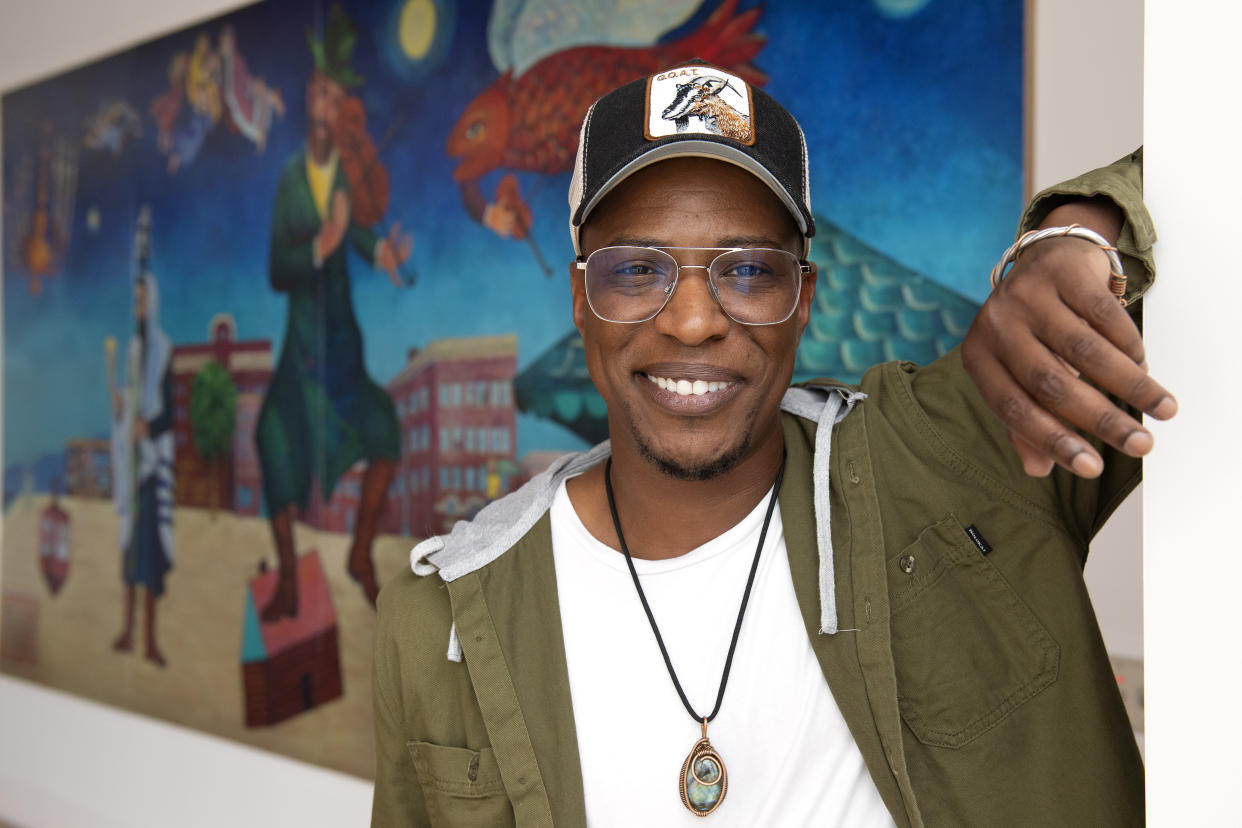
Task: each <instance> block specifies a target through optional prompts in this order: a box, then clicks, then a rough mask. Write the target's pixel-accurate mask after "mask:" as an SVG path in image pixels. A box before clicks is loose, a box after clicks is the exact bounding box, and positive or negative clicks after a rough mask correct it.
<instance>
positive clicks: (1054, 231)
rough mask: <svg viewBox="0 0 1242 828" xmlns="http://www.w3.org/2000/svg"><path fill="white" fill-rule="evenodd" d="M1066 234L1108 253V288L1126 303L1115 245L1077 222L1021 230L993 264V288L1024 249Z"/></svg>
mask: <svg viewBox="0 0 1242 828" xmlns="http://www.w3.org/2000/svg"><path fill="white" fill-rule="evenodd" d="M1065 236H1072V237H1074V238H1076V239H1083V240H1085V241H1089V242H1091V243H1092V244H1094V245H1096V246H1097V247H1099V248H1100V249H1101V250H1103V251H1104V255H1106V256H1108V266H1109V274H1108V289H1109V291H1110V292H1112V294H1113V295H1114V296H1116V297H1117V301H1118V302H1120V303H1121V306H1122V307H1125V305H1126V299H1125V295H1126V272H1125V270H1124V269H1123V268H1122V267H1121V256H1119V255H1117V248H1116V247H1114V246H1113V245H1111V244H1109V243H1108V239H1106V238H1104V237H1103V236H1101V235H1100V234H1099V233H1097V232H1095V231H1094V230H1091V229H1089V228H1086V227H1083V226H1082V225H1079V224H1071V225H1069V226H1068V227H1045V228H1043V229H1042V230H1029V231H1027V232H1026V233H1023V234H1022V235H1021V237H1019V238H1018V240H1017V241H1016V242H1014V243H1013V244H1012V245H1010V246H1009V249H1008V250H1006V251H1005V255H1003V256H1001V260H1000V261H999V262H997V264H996V267H994V268H992V289H993V290H995V289H996V286H997V285H999V284H1000V283H1001V280H1002V279H1004V278H1005V268H1007V267H1009V265H1011V264H1013V263H1015V262H1017V261H1018V257H1019V256H1020V255H1022V251H1023V250H1026V249H1027V248H1028V247H1030V246H1031V245H1032V244H1035V243H1036V242H1041V241H1043V240H1044V239H1054V238H1063V237H1065Z"/></svg>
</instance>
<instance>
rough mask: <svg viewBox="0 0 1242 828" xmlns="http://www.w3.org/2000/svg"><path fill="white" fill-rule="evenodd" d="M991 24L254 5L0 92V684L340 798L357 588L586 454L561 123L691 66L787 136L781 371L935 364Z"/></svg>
mask: <svg viewBox="0 0 1242 828" xmlns="http://www.w3.org/2000/svg"><path fill="white" fill-rule="evenodd" d="M1023 47H1024V43H1023V8H1022V5H1021V4H1020V3H1018V2H1005V3H987V4H981V3H972V2H968V0H829V2H823V3H813V4H812V3H804V2H797V1H796V0H767V2H764V3H757V2H754V0H625V2H622V0H590V1H589V2H578V1H577V0H574V1H572V2H571V0H340V2H336V1H335V0H313V1H312V2H303V1H302V0H268V2H264V3H260V4H257V5H253V6H249V7H246V8H243V9H240V10H238V11H235V12H231V13H229V14H227V15H225V16H222V17H219V18H217V19H214V20H210V21H207V22H203V23H197V24H195V25H193V26H191V27H189V28H187V29H185V30H183V31H180V32H177V33H174V34H171V35H168V36H165V37H162V38H159V39H158V40H154V41H151V42H148V43H145V44H142V45H139V46H136V47H134V48H131V49H128V50H126V51H124V52H121V53H119V54H115V55H113V56H111V57H108V58H105V59H103V60H99V61H96V62H94V63H91V64H89V65H85V66H82V67H79V68H77V69H74V70H72V71H68V72H65V73H63V74H61V75H58V76H55V77H51V78H48V79H46V80H43V81H40V82H39V83H36V84H34V85H31V86H28V87H26V88H23V89H17V90H13V91H11V92H9V93H8V94H6V95H5V96H4V98H3V104H2V105H3V116H4V117H3V138H2V149H3V165H4V167H3V171H4V191H3V230H4V240H5V241H4V250H3V268H4V280H3V289H4V317H3V337H4V342H3V344H4V352H3V371H4V373H3V382H4V411H3V423H4V444H3V445H4V458H3V466H4V489H3V491H4V520H3V552H2V558H0V579H2V582H3V583H2V587H3V589H2V591H0V609H2V610H3V612H2V615H0V619H2V621H0V627H2V630H3V634H2V635H0V642H2V644H3V646H2V647H0V670H3V671H4V672H5V673H7V674H10V675H13V676H17V677H21V678H24V679H27V680H30V681H34V682H38V683H41V684H44V685H48V686H51V687H56V688H59V689H62V690H65V691H68V692H72V693H77V694H80V695H83V696H86V697H89V698H92V699H96V700H99V701H102V702H105V703H108V704H112V705H116V706H119V707H122V708H125V709H129V710H133V711H137V712H141V713H144V714H147V715H151V716H155V717H159V718H163V719H166V720H169V721H172V722H176V723H179V724H182V725H186V726H189V727H192V728H197V729H200V730H203V731H207V732H210V733H213V734H217V735H221V736H224V737H227V738H231V739H236V740H240V741H242V742H245V743H248V744H251V745H256V746H258V747H261V748H265V749H268V750H272V751H277V752H279V753H282V754H286V755H289V756H293V757H296V758H299V759H303V760H305V761H308V762H313V763H317V764H321V765H325V766H328V767H332V768H336V769H338V770H341V771H345V772H347V773H351V774H355V775H358V776H361V777H368V776H370V775H371V773H372V762H373V759H372V746H371V727H370V651H371V650H370V648H371V637H372V633H373V629H374V619H375V614H374V602H375V598H376V594H377V592H378V590H379V588H380V586H381V585H382V584H383V582H384V581H385V580H386V579H388V578H391V577H392V576H393V575H395V574H396V573H398V572H399V571H400V570H401V569H403V568H404V567H406V566H408V565H409V563H408V553H409V550H410V548H411V547H412V546H413V545H414V543H415V542H416V541H417V540H419V539H421V538H424V537H427V536H429V535H432V534H436V533H440V532H444V531H446V530H447V529H449V528H450V527H451V526H452V525H453V524H454V523H455V522H456V521H458V520H462V519H468V518H470V517H471V516H472V515H473V514H475V513H476V512H477V511H478V510H479V509H480V508H482V507H483V506H484V505H485V504H486V503H488V502H489V501H491V500H494V499H496V498H498V497H501V496H503V495H504V494H506V493H508V492H510V491H512V490H514V489H515V488H517V487H518V486H520V485H522V483H523V482H524V481H525V480H527V479H529V478H530V477H532V476H533V475H535V474H537V473H538V472H539V471H541V470H542V469H543V468H545V467H547V465H548V464H549V463H550V462H551V461H552V459H553V458H555V457H556V456H558V455H559V454H562V453H564V452H567V451H578V450H583V449H585V448H587V447H589V446H590V445H592V444H593V443H595V442H597V441H598V440H600V439H602V438H603V437H604V435H605V432H606V426H605V413H606V412H605V408H604V404H603V401H602V400H601V398H600V397H599V395H598V394H597V393H596V392H595V391H594V389H593V388H592V386H591V383H590V379H589V377H588V376H587V373H586V368H585V361H584V359H583V353H582V343H581V340H580V339H579V338H578V335H577V333H576V331H575V330H574V329H573V326H572V324H571V321H570V292H569V282H568V279H569V276H568V272H569V268H568V265H569V263H570V262H571V261H572V259H573V250H572V245H571V243H570V239H569V236H568V234H567V232H566V230H567V227H566V220H567V214H568V210H567V202H566V192H567V189H568V183H569V177H570V171H571V168H572V165H573V158H574V151H575V148H576V145H577V141H578V134H579V127H580V125H581V121H582V117H583V115H584V114H585V111H586V109H587V107H588V106H589V105H590V103H591V102H592V101H593V100H594V99H595V98H596V97H598V96H599V95H601V94H602V93H604V92H606V91H607V90H609V89H611V88H613V87H615V86H617V85H619V84H621V83H624V82H626V81H630V80H634V79H638V78H641V77H644V76H647V75H651V74H655V73H659V72H661V71H662V70H666V69H668V68H670V67H673V66H676V65H677V64H679V63H681V62H684V61H686V60H689V59H692V58H700V59H702V60H705V61H707V62H709V63H711V64H714V65H716V66H718V67H719V68H720V69H721V70H723V71H724V72H727V73H728V74H729V75H730V76H732V77H735V78H740V79H742V80H744V81H746V82H748V83H750V84H752V85H754V86H757V87H762V88H764V89H766V90H767V91H769V92H770V93H771V94H772V95H774V96H775V97H776V98H777V99H778V100H780V101H782V102H784V103H785V104H786V105H787V106H788V108H789V109H790V110H791V111H792V112H793V113H794V115H795V116H796V117H797V118H798V119H799V120H800V121H801V123H802V124H803V126H804V128H805V130H806V137H807V141H808V144H809V147H810V167H811V192H812V194H813V204H814V208H815V222H816V225H817V227H818V228H819V232H818V234H817V235H816V236H815V238H814V243H813V246H812V249H811V253H810V258H811V259H813V260H814V261H815V262H816V263H817V265H818V267H819V284H818V290H817V293H816V296H815V301H814V307H813V310H812V315H811V322H810V327H809V329H808V331H807V333H806V335H805V336H804V337H803V340H802V344H801V346H800V348H799V352H798V358H797V368H796V370H797V374H798V377H799V378H809V377H812V376H833V377H836V378H839V379H842V380H846V381H855V380H857V379H858V378H859V376H860V375H861V373H862V372H863V371H865V370H866V369H867V368H868V367H869V366H871V365H874V364H876V363H879V362H883V361H886V360H891V359H906V360H913V361H916V362H927V361H930V360H933V359H935V358H936V357H937V356H939V355H940V354H943V353H944V352H945V351H947V350H949V349H950V348H952V347H953V346H954V345H955V344H956V343H957V342H958V341H959V340H960V339H961V337H962V335H963V334H964V333H965V330H966V328H967V326H968V325H969V323H970V320H971V318H972V317H973V314H974V312H975V310H976V308H977V306H978V303H979V302H981V300H982V298H983V296H984V293H985V290H986V284H987V282H986V279H985V278H983V277H984V275H985V274H986V273H987V272H988V269H989V266H990V264H991V259H992V257H993V256H994V254H995V252H996V251H997V250H1000V249H1003V247H1004V246H1005V244H1006V243H1007V241H1008V240H1009V238H1010V236H1011V233H1012V228H1013V224H1014V222H1015V219H1016V217H1017V215H1018V212H1019V209H1020V207H1021V199H1022V194H1023V182H1022V170H1023V162H1024V159H1023V157H1022V153H1023V101H1022V65H1023V59H1022V55H1023Z"/></svg>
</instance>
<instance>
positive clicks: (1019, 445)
mask: <svg viewBox="0 0 1242 828" xmlns="http://www.w3.org/2000/svg"><path fill="white" fill-rule="evenodd" d="M1009 444H1010V445H1012V446H1013V450H1014V451H1015V452H1017V453H1018V457H1019V458H1020V459H1021V460H1022V468H1023V469H1025V470H1026V473H1027V474H1029V475H1030V476H1031V477H1047V476H1048V475H1050V474H1052V468H1053V466H1055V465H1056V463H1055V462H1054V461H1053V459H1052V458H1051V457H1049V456H1048V455H1046V454H1044V453H1043V452H1042V451H1040V450H1039V449H1037V448H1035V447H1034V446H1032V445H1031V444H1030V443H1028V442H1027V441H1026V440H1023V439H1022V438H1021V437H1019V436H1018V435H1017V434H1014V433H1013V432H1012V431H1011V432H1009Z"/></svg>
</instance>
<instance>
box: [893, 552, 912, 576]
mask: <svg viewBox="0 0 1242 828" xmlns="http://www.w3.org/2000/svg"><path fill="white" fill-rule="evenodd" d="M897 565H898V566H899V567H901V571H902V572H904V573H906V574H907V575H909V574H910V573H911V572H913V571H914V556H913V555H902V556H901V558H900V560H898V561H897Z"/></svg>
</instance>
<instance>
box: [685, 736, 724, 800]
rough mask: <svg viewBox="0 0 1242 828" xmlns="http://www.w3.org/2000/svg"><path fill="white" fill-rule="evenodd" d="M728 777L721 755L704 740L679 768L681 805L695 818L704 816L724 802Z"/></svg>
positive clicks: (700, 741)
mask: <svg viewBox="0 0 1242 828" xmlns="http://www.w3.org/2000/svg"><path fill="white" fill-rule="evenodd" d="M728 789H729V781H728V774H727V773H726V771H725V766H724V762H723V761H721V759H720V754H718V753H716V751H715V749H714V748H712V745H711V742H709V741H708V740H707V739H706V738H703V739H700V740H699V742H698V743H697V744H696V745H695V746H694V748H693V749H692V750H691V751H690V755H689V756H687V757H686V761H685V764H683V765H682V768H681V801H682V803H683V804H684V805H685V806H686V808H688V809H689V810H690V813H692V814H694V815H695V816H707V815H708V814H710V813H711V812H712V811H714V810H716V808H717V807H718V806H719V805H720V803H721V802H722V801H723V800H724V797H725V793H726V792H727V791H728Z"/></svg>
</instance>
